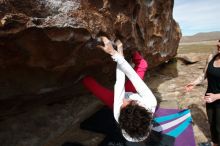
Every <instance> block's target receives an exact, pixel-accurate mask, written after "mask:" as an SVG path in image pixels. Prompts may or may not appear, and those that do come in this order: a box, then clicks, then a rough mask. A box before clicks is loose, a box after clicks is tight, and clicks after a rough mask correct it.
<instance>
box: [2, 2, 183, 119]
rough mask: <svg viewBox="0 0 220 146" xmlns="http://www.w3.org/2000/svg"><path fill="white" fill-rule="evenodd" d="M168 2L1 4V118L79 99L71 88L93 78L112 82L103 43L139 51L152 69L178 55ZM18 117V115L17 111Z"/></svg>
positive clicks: (177, 31) (176, 32) (77, 91)
mask: <svg viewBox="0 0 220 146" xmlns="http://www.w3.org/2000/svg"><path fill="white" fill-rule="evenodd" d="M173 4H174V1H173V0H161V1H156V0H129V1H128V0H117V1H113V0H109V1H107V0H103V1H102V0H81V1H80V0H22V1H19V0H0V100H1V110H3V112H1V115H2V116H1V115H0V116H1V117H2V118H3V117H4V116H5V115H10V114H11V113H14V111H16V112H18V111H21V109H23V108H24V107H26V106H29V107H33V106H38V105H42V104H50V103H53V102H59V101H63V100H65V99H67V98H69V97H72V96H78V95H81V94H82V93H84V92H85V90H83V89H82V88H81V86H80V85H79V84H78V83H76V84H74V81H76V80H77V78H78V77H79V76H80V75H81V74H91V75H92V76H95V77H96V78H97V79H98V80H99V81H101V82H102V83H103V84H105V85H110V84H112V83H113V82H114V68H115V64H114V63H113V62H112V60H111V58H110V57H109V55H107V54H105V53H103V52H102V51H101V50H100V49H97V48H95V46H96V41H95V40H96V38H97V37H98V36H100V35H107V36H108V37H109V38H110V39H111V40H112V41H114V40H115V39H117V38H119V39H121V41H122V42H123V44H124V48H125V57H126V58H127V59H130V58H131V52H132V51H133V50H139V51H140V52H142V54H143V56H144V57H145V58H146V59H147V60H148V62H149V65H150V67H155V66H157V65H159V64H161V63H163V62H165V61H167V60H169V59H170V58H172V57H174V56H175V55H176V52H177V47H178V43H179V40H180V37H181V32H180V29H179V26H178V24H177V23H176V22H175V20H174V19H173V17H172V11H173ZM17 109H19V110H17Z"/></svg>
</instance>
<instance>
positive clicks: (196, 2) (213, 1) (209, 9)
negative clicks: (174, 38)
mask: <svg viewBox="0 0 220 146" xmlns="http://www.w3.org/2000/svg"><path fill="white" fill-rule="evenodd" d="M174 2H175V3H174V9H173V17H174V19H175V20H176V21H177V22H178V23H179V25H180V28H181V30H182V34H183V36H188V35H194V34H196V33H199V32H210V31H220V0H174Z"/></svg>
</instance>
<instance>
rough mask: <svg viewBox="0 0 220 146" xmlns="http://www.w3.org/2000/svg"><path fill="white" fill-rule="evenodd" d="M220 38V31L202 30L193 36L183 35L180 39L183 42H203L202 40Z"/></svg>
mask: <svg viewBox="0 0 220 146" xmlns="http://www.w3.org/2000/svg"><path fill="white" fill-rule="evenodd" d="M218 39H220V31H213V32H204V33H203V32H201V33H197V34H195V35H192V36H183V37H182V38H181V40H180V42H181V43H188V42H201V41H211V40H218Z"/></svg>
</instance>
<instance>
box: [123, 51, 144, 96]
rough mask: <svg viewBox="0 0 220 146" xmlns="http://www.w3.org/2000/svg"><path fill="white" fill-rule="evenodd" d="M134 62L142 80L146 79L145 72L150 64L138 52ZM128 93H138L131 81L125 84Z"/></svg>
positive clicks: (134, 56) (135, 54) (133, 58)
mask: <svg viewBox="0 0 220 146" xmlns="http://www.w3.org/2000/svg"><path fill="white" fill-rule="evenodd" d="M132 61H133V63H134V64H135V67H134V70H135V71H136V73H137V74H138V75H139V77H140V78H141V79H144V75H145V72H146V71H147V68H148V64H147V61H146V60H145V59H144V58H143V57H142V56H141V55H140V54H139V52H138V51H135V52H134V54H133V57H132ZM125 91H126V92H136V90H135V88H134V86H133V84H132V83H131V81H130V80H127V81H126V83H125Z"/></svg>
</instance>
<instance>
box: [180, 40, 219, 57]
mask: <svg viewBox="0 0 220 146" xmlns="http://www.w3.org/2000/svg"><path fill="white" fill-rule="evenodd" d="M215 43H216V42H215V41H206V42H194V43H181V44H180V45H179V48H178V53H179V54H183V53H184V54H185V53H211V52H212V50H213V49H214V48H215Z"/></svg>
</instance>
